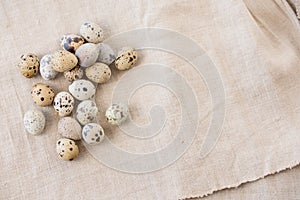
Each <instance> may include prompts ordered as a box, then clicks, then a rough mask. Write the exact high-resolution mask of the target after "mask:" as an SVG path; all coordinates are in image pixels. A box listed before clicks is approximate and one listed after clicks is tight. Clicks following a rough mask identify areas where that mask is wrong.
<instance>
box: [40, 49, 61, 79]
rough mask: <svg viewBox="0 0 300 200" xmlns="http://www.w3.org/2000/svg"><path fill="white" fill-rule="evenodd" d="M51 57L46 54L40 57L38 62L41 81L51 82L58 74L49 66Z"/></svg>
mask: <svg viewBox="0 0 300 200" xmlns="http://www.w3.org/2000/svg"><path fill="white" fill-rule="evenodd" d="M51 59H52V56H51V55H49V54H47V55H45V56H43V57H42V59H41V62H40V74H41V76H42V78H43V79H45V80H52V79H55V77H56V76H57V74H58V72H57V71H55V70H54V69H53V67H52V64H51Z"/></svg>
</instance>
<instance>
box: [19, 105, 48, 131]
mask: <svg viewBox="0 0 300 200" xmlns="http://www.w3.org/2000/svg"><path fill="white" fill-rule="evenodd" d="M45 123H46V120H45V116H44V114H43V113H42V112H41V111H39V110H29V111H27V112H26V113H25V115H24V126H25V129H26V131H27V132H28V133H30V134H33V135H38V134H40V133H42V131H43V130H44V128H45Z"/></svg>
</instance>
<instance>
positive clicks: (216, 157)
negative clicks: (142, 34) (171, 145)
mask: <svg viewBox="0 0 300 200" xmlns="http://www.w3.org/2000/svg"><path fill="white" fill-rule="evenodd" d="M0 19H1V21H0V26H1V29H0V34H1V51H0V60H1V64H0V65H1V66H0V72H1V73H0V74H1V78H0V89H1V92H2V93H1V101H0V108H1V109H0V116H1V122H0V125H1V131H0V133H1V140H0V146H1V151H0V160H1V162H0V167H1V173H0V180H1V187H0V199H7V198H11V199H70V198H72V199H178V198H189V197H199V196H204V195H207V194H210V193H212V192H214V191H218V190H221V189H224V188H230V187H237V186H239V185H240V184H241V183H245V182H249V181H254V180H257V179H259V178H262V177H264V176H266V175H268V174H273V173H275V172H279V171H282V170H285V169H288V168H291V167H294V166H296V165H297V164H298V163H299V160H300V159H299V158H300V145H299V144H300V137H299V128H300V127H299V126H300V123H299V121H300V113H299V106H300V105H299V104H300V93H299V89H300V79H299V75H300V71H299V56H298V55H299V45H300V44H299V24H298V22H297V19H296V17H295V15H294V13H293V12H292V10H291V9H290V8H289V7H288V5H287V3H286V2H285V1H280V0H265V1H250V0H249V1H248V0H246V1H241V0H212V1H196V0H193V1H161V0H160V1H127V2H124V1H96V0H91V1H28V2H26V3H25V2H22V1H1V3H0ZM87 20H88V21H94V22H97V23H99V24H101V26H102V27H103V28H104V31H105V32H106V35H107V37H109V36H112V35H114V34H117V33H121V32H123V31H127V30H131V29H135V28H143V27H160V28H167V29H171V30H174V31H177V32H179V33H181V34H184V35H185V36H187V37H190V38H191V39H193V40H194V41H195V42H197V43H198V44H199V45H200V46H201V47H203V48H204V49H205V50H206V51H207V52H208V54H209V55H210V57H211V59H212V61H213V62H214V63H215V65H216V67H217V69H218V70H219V72H220V75H221V77H222V80H223V83H224V88H225V93H226V118H225V122H224V127H223V130H222V134H221V136H220V138H219V140H218V143H217V145H216V146H215V148H214V149H213V150H212V152H211V153H210V154H209V155H208V156H207V157H205V159H200V155H199V151H200V148H201V145H202V142H203V141H204V138H205V134H206V131H207V128H208V127H209V123H210V120H211V117H212V116H211V114H212V112H214V110H215V109H218V108H217V107H213V106H212V105H211V102H210V96H209V91H208V90H207V87H206V85H205V79H204V78H201V77H199V76H197V75H196V74H195V71H193V68H192V67H191V66H190V65H189V64H188V63H187V62H185V61H184V60H182V59H180V58H178V57H177V56H175V55H172V54H169V53H166V52H161V51H154V50H147V51H146V50H145V51H140V52H139V53H140V54H141V59H140V61H139V63H140V64H142V63H150V62H154V63H155V62H156V63H162V64H166V65H168V66H170V67H171V68H172V69H173V70H175V71H176V72H178V73H180V74H182V76H184V78H185V79H186V81H187V82H188V83H189V84H190V85H191V87H192V88H193V89H194V91H195V93H197V95H198V96H197V98H198V103H199V110H200V111H199V112H200V113H201V116H205V117H202V118H201V121H200V122H201V126H200V128H199V129H198V132H197V135H196V138H195V141H194V142H193V144H192V145H191V147H190V148H189V149H188V150H187V152H186V153H185V154H184V155H183V156H182V157H181V158H180V159H178V160H177V161H176V162H175V163H174V164H172V165H170V166H169V167H166V168H164V169H161V170H158V171H156V172H151V173H147V174H135V175H133V174H128V173H122V172H118V171H116V170H113V169H110V168H109V167H106V166H105V165H103V164H101V163H100V162H98V161H97V160H96V159H94V158H93V156H92V155H91V154H90V153H89V152H88V151H87V150H86V149H85V147H84V146H83V145H82V144H81V143H79V147H80V151H81V153H80V156H79V158H78V159H76V160H74V161H73V162H63V161H61V160H59V158H58V157H57V155H56V152H55V142H56V139H57V138H58V137H59V136H58V135H57V133H56V132H57V121H58V117H57V116H56V115H55V113H54V111H53V109H52V108H51V107H49V108H43V109H41V110H42V111H43V112H44V113H45V115H46V117H47V124H46V129H45V131H44V133H43V134H42V135H40V136H36V137H33V136H31V135H29V134H27V133H26V132H25V131H24V128H23V123H22V118H23V115H24V113H25V112H26V111H27V110H28V109H29V108H34V107H35V105H34V104H33V102H32V100H31V97H30V92H29V91H30V89H31V86H32V85H33V84H34V83H37V82H43V83H47V84H49V85H51V86H52V87H53V88H54V89H55V91H61V90H66V88H67V85H68V84H67V82H66V81H65V80H64V79H63V77H62V76H59V77H58V78H57V80H55V81H44V80H42V79H41V77H36V78H33V79H25V78H23V77H22V76H21V75H20V73H19V72H18V71H17V69H16V60H17V57H18V56H19V55H21V54H23V53H26V52H33V53H37V54H38V55H39V56H42V55H45V54H48V53H51V52H53V51H55V50H56V49H59V48H60V47H59V38H60V37H61V35H62V34H64V33H68V32H71V33H76V32H78V30H79V26H80V25H81V23H83V22H85V21H87ZM124 73H126V72H117V71H116V70H113V78H112V79H111V80H110V81H109V82H108V83H107V84H105V85H102V86H101V87H98V89H97V99H96V102H97V105H98V106H99V109H100V114H99V119H100V123H101V124H102V125H103V127H104V129H105V131H106V133H107V136H108V138H109V139H110V141H111V142H112V143H114V144H115V145H117V146H119V147H120V148H123V149H125V150H127V151H131V152H139V153H141V152H151V151H155V150H157V149H159V148H162V147H164V146H165V144H167V143H168V142H169V141H171V140H172V139H174V137H176V130H178V127H179V126H180V105H179V103H178V101H177V100H176V97H175V96H174V94H172V93H170V92H168V91H166V90H165V89H164V88H160V87H158V86H155V85H152V86H148V87H145V88H142V89H141V90H138V91H137V92H136V94H135V95H134V96H133V97H132V99H131V100H130V104H129V105H130V107H131V115H132V118H133V120H134V121H135V122H136V123H137V124H140V125H144V124H147V123H148V122H149V120H150V119H149V107H151V106H152V105H154V104H157V103H159V104H160V105H161V106H162V107H164V108H165V109H166V113H167V117H168V120H167V122H166V126H165V127H164V128H163V129H162V133H161V134H159V135H158V136H157V137H154V138H151V139H150V140H148V141H143V140H142V141H141V140H136V139H134V138H131V137H128V136H126V135H125V134H122V132H121V131H120V130H119V129H117V128H111V127H110V126H108V124H106V123H105V120H104V117H103V113H104V111H105V109H106V108H107V106H108V105H109V103H110V100H111V99H110V97H111V93H112V90H113V88H114V86H115V85H116V82H117V81H118V79H119V78H120V77H121V76H122V75H124ZM127 73H129V72H127ZM165 76H166V79H168V80H169V81H170V82H172V76H171V75H168V74H166V75H165ZM174 81H175V80H174ZM298 171H299V170H298ZM297 174H299V172H298V173H297ZM274 177H277V176H276V175H275V176H274ZM274 179H277V178H274ZM289 180H292V181H296V180H295V179H289ZM251 184H255V183H251ZM243 187H244V186H243ZM275 187H276V186H275ZM295 188H296V187H295ZM276 189H277V188H276ZM276 189H274V190H276ZM242 191H243V190H242ZM212 197H213V196H212ZM224 197H226V195H224ZM249 198H250V197H249Z"/></svg>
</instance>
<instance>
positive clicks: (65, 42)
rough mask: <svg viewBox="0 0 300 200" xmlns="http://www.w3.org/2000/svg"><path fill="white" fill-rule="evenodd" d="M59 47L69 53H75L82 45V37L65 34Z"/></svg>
mask: <svg viewBox="0 0 300 200" xmlns="http://www.w3.org/2000/svg"><path fill="white" fill-rule="evenodd" d="M60 40H61V43H60V45H61V47H62V48H63V49H65V50H67V51H69V52H71V53H75V51H76V50H77V49H78V47H80V46H81V45H82V44H83V43H84V39H83V37H81V36H80V35H76V34H65V35H63V36H62V37H61V39H60Z"/></svg>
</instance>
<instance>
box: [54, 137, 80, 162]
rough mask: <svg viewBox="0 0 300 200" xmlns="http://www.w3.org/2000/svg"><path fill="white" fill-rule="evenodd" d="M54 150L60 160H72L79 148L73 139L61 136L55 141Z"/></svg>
mask: <svg viewBox="0 0 300 200" xmlns="http://www.w3.org/2000/svg"><path fill="white" fill-rule="evenodd" d="M56 152H57V154H58V155H59V156H60V158H61V159H62V160H66V161H72V160H73V159H74V158H76V157H77V156H78V154H79V149H78V146H77V145H76V143H75V142H74V141H73V140H70V139H67V138H61V139H59V140H58V141H57V142H56Z"/></svg>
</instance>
